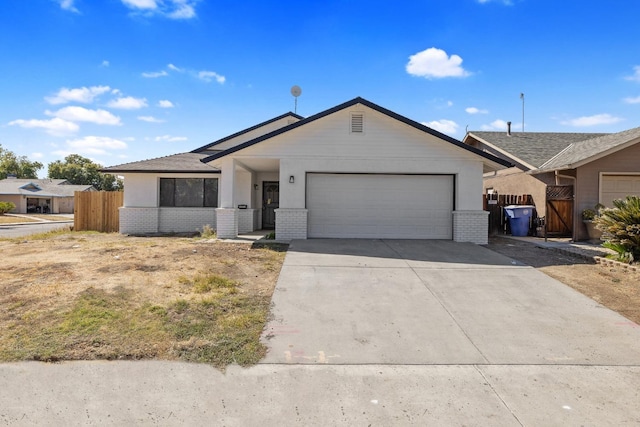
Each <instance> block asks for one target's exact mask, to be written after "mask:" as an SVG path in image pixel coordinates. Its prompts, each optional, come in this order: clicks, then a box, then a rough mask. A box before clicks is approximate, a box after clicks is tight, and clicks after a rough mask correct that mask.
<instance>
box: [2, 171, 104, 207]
mask: <svg viewBox="0 0 640 427" xmlns="http://www.w3.org/2000/svg"><path fill="white" fill-rule="evenodd" d="M76 191H95V188H94V187H93V186H92V185H72V184H69V181H67V180H66V179H23V178H20V179H18V178H6V179H3V180H0V201H3V202H12V203H13V204H15V205H16V207H15V209H14V210H12V211H11V212H12V213H73V203H74V193H75V192H76Z"/></svg>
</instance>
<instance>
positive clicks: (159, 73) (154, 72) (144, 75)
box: [142, 70, 169, 79]
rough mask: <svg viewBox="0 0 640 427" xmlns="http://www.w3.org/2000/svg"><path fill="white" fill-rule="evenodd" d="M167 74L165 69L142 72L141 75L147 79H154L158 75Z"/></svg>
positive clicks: (164, 75)
mask: <svg viewBox="0 0 640 427" xmlns="http://www.w3.org/2000/svg"><path fill="white" fill-rule="evenodd" d="M168 75H169V73H167V72H166V71H165V70H162V71H151V72H148V73H142V77H146V78H147V79H156V78H158V77H166V76H168Z"/></svg>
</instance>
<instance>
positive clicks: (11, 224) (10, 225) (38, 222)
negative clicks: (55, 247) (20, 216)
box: [0, 220, 73, 228]
mask: <svg viewBox="0 0 640 427" xmlns="http://www.w3.org/2000/svg"><path fill="white" fill-rule="evenodd" d="M37 224H73V220H69V221H33V222H12V223H9V224H0V228H2V227H14V226H16V225H37Z"/></svg>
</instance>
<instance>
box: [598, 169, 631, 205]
mask: <svg viewBox="0 0 640 427" xmlns="http://www.w3.org/2000/svg"><path fill="white" fill-rule="evenodd" d="M600 188H601V189H602V192H601V195H600V203H602V204H603V205H605V206H606V207H608V208H612V207H613V201H614V200H616V199H624V198H625V197H627V196H640V175H602V186H601V187H600Z"/></svg>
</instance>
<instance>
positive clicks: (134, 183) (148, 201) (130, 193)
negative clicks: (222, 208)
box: [123, 173, 220, 208]
mask: <svg viewBox="0 0 640 427" xmlns="http://www.w3.org/2000/svg"><path fill="white" fill-rule="evenodd" d="M123 176H124V204H123V206H124V207H137V208H145V207H158V204H159V203H160V202H159V200H160V194H159V193H160V178H218V179H219V178H220V174H197V173H192V174H176V173H161V174H158V173H126V174H123ZM219 204H220V182H218V205H219Z"/></svg>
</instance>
